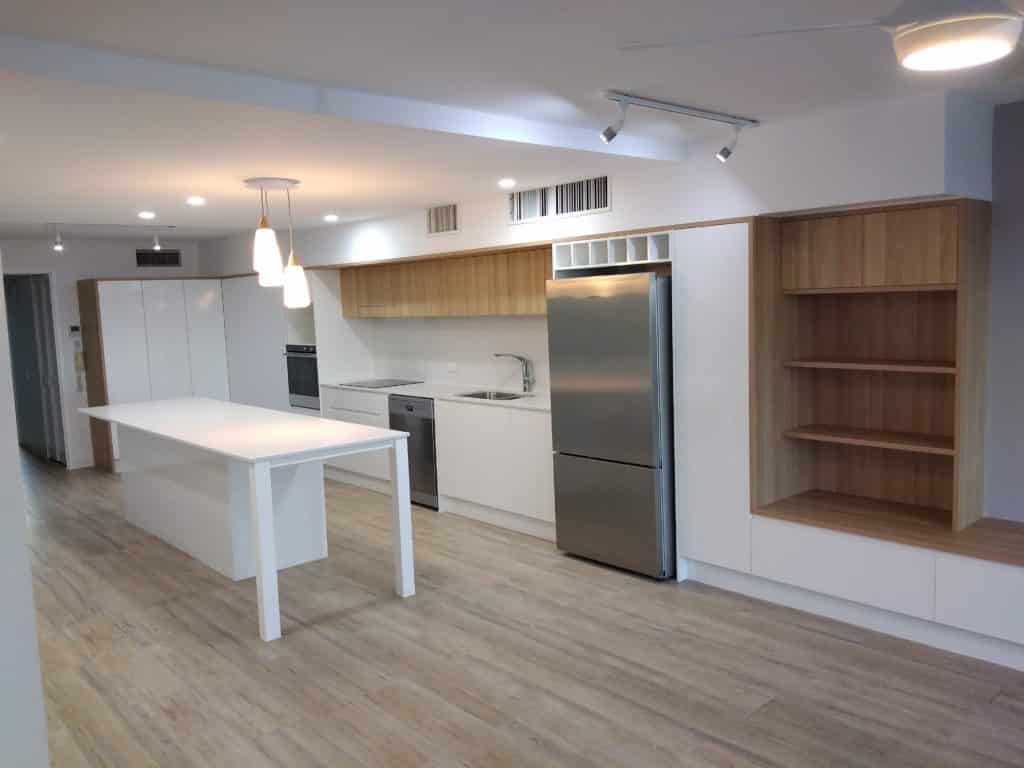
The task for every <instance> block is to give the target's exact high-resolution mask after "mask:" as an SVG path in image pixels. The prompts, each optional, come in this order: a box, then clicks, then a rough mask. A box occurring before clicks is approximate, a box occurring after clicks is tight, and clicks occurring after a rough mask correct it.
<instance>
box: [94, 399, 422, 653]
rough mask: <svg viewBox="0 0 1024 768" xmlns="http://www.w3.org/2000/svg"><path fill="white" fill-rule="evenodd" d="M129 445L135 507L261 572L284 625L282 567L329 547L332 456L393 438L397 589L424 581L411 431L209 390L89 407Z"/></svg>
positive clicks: (201, 546)
mask: <svg viewBox="0 0 1024 768" xmlns="http://www.w3.org/2000/svg"><path fill="white" fill-rule="evenodd" d="M81 412H82V413H84V414H85V415H87V416H89V417H91V418H94V419H99V420H101V421H106V422H110V424H112V425H114V427H115V429H116V430H117V438H118V441H119V446H120V457H121V458H120V465H119V469H120V472H121V475H122V499H123V509H124V514H125V517H126V519H127V520H128V521H129V522H132V523H134V524H135V525H138V526H139V527H140V528H142V529H144V530H146V531H148V532H150V533H152V534H153V535H155V536H157V537H159V538H161V539H163V540H164V541H166V542H168V543H169V544H171V545H173V546H175V547H177V548H178V549H180V550H182V551H184V552H186V553H187V554H189V555H191V556H192V557H195V558H196V559H197V560H200V561H201V562H203V563H205V564H206V565H208V566H210V567H211V568H214V569H215V570H217V571H219V572H220V573H222V574H224V575H225V576H227V577H228V578H231V579H235V580H238V579H244V578H249V577H251V576H253V575H255V576H256V587H257V595H258V602H259V626H260V636H261V637H262V638H263V639H264V640H268V641H269V640H276V639H277V638H279V637H280V636H281V613H280V606H279V603H278V590H277V571H278V569H281V568H288V567H290V566H293V565H299V564H301V563H305V562H310V561H312V560H318V559H322V558H325V557H327V515H326V509H325V505H324V479H323V462H324V459H331V458H335V457H337V456H345V455H348V454H353V453H362V452H364V451H376V450H386V451H387V452H388V455H389V464H390V469H391V491H392V494H391V498H392V518H393V522H392V526H393V532H392V543H393V547H394V567H395V592H396V593H397V594H398V595H399V596H400V597H409V596H410V595H413V594H414V593H415V589H416V587H415V577H414V571H413V555H412V512H411V508H410V502H409V460H408V451H407V438H408V434H407V433H405V432H396V431H394V430H390V429H381V428H379V427H369V426H364V425H361V424H351V423H348V422H341V421H335V420H331V419H321V418H318V417H313V416H300V415H297V414H290V413H283V412H280V411H271V410H268V409H265V408H254V407H252V406H248V405H238V404H237V403H226V402H221V401H219V400H207V399H205V398H181V399H174V400H154V401H150V402H142V403H128V404H124V405H106V406H98V407H94V408H83V409H81Z"/></svg>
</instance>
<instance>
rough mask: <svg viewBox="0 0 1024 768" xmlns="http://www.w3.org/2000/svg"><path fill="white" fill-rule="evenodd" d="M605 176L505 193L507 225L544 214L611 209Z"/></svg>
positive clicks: (575, 214) (543, 215)
mask: <svg viewBox="0 0 1024 768" xmlns="http://www.w3.org/2000/svg"><path fill="white" fill-rule="evenodd" d="M611 205H612V203H611V192H610V187H609V184H608V177H607V176H595V177H594V178H592V179H581V180H580V181H567V182H565V183H563V184H556V185H555V186H553V187H540V188H538V189H526V190H523V191H522V192H513V193H511V194H510V195H509V196H508V220H509V222H510V223H511V224H522V223H524V222H528V221H537V220H538V219H542V218H544V217H545V216H556V217H557V216H582V215H585V214H588V213H604V212H605V211H610V210H611Z"/></svg>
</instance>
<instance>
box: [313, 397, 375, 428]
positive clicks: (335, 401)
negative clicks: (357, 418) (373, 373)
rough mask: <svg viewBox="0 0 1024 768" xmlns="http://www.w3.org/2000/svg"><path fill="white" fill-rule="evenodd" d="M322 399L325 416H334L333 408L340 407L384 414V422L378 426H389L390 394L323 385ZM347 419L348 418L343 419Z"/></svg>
mask: <svg viewBox="0 0 1024 768" xmlns="http://www.w3.org/2000/svg"><path fill="white" fill-rule="evenodd" d="M320 399H321V402H322V403H323V404H324V416H327V417H329V418H333V416H332V414H331V413H330V409H331V408H340V409H342V410H345V411H356V412H359V413H371V414H376V415H379V416H384V417H385V419H384V423H383V424H382V425H378V426H385V427H386V426H387V414H388V396H387V395H386V394H383V393H380V394H378V393H376V392H360V391H359V390H356V389H333V388H331V387H321V389H320ZM342 421H347V419H342Z"/></svg>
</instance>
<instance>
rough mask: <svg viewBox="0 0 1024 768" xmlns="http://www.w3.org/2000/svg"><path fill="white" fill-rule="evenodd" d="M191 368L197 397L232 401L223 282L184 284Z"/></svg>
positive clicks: (195, 281)
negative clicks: (225, 333)
mask: <svg viewBox="0 0 1024 768" xmlns="http://www.w3.org/2000/svg"><path fill="white" fill-rule="evenodd" d="M182 284H183V285H184V289H185V315H186V320H187V322H188V354H189V367H190V368H191V370H192V393H193V394H194V395H196V397H210V398H213V399H214V400H230V399H231V398H230V390H229V388H228V350H227V341H226V339H225V335H224V301H223V296H222V291H221V281H220V280H219V279H210V280H184V281H182Z"/></svg>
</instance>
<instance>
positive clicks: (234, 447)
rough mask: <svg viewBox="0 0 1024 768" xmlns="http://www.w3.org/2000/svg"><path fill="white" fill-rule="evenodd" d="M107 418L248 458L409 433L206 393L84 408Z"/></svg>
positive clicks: (382, 442) (375, 443)
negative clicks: (230, 400) (216, 397)
mask: <svg viewBox="0 0 1024 768" xmlns="http://www.w3.org/2000/svg"><path fill="white" fill-rule="evenodd" d="M79 410H80V412H81V413H83V414H85V415H86V416H90V417H92V418H94V419H99V420H101V421H109V422H111V423H113V424H119V425H121V426H125V427H130V428H132V429H137V430H139V431H141V432H148V433H149V434H152V435H156V436H158V437H164V438H167V439H168V440H174V441H175V442H179V443H185V444H187V445H192V446H195V447H197V448H202V449H203V450H207V451H210V452H212V453H217V454H221V455H223V456H229V457H230V458H233V459H239V460H241V461H247V462H257V461H282V460H288V459H296V458H302V457H303V456H304V455H308V454H312V455H315V454H317V453H318V452H324V451H330V450H334V449H338V450H345V449H349V448H352V449H359V448H364V449H367V450H369V449H372V448H374V447H382V448H383V447H386V446H387V445H389V444H391V443H393V442H394V441H395V440H396V439H397V438H402V437H408V433H406V432H398V431H395V430H392V429H381V428H379V427H367V426H363V425H362V424H351V423H349V422H345V421H335V420H334V419H322V418H320V417H318V416H300V415H298V414H293V413H285V412H283V411H272V410H269V409H267V408H256V407H254V406H251V405H240V404H238V403H226V402H223V401H221V400H210V399H207V398H202V397H185V398H176V399H171V400H152V401H148V402H142V403H125V404H123V405H103V406H97V407H94V408H81V409H79Z"/></svg>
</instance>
